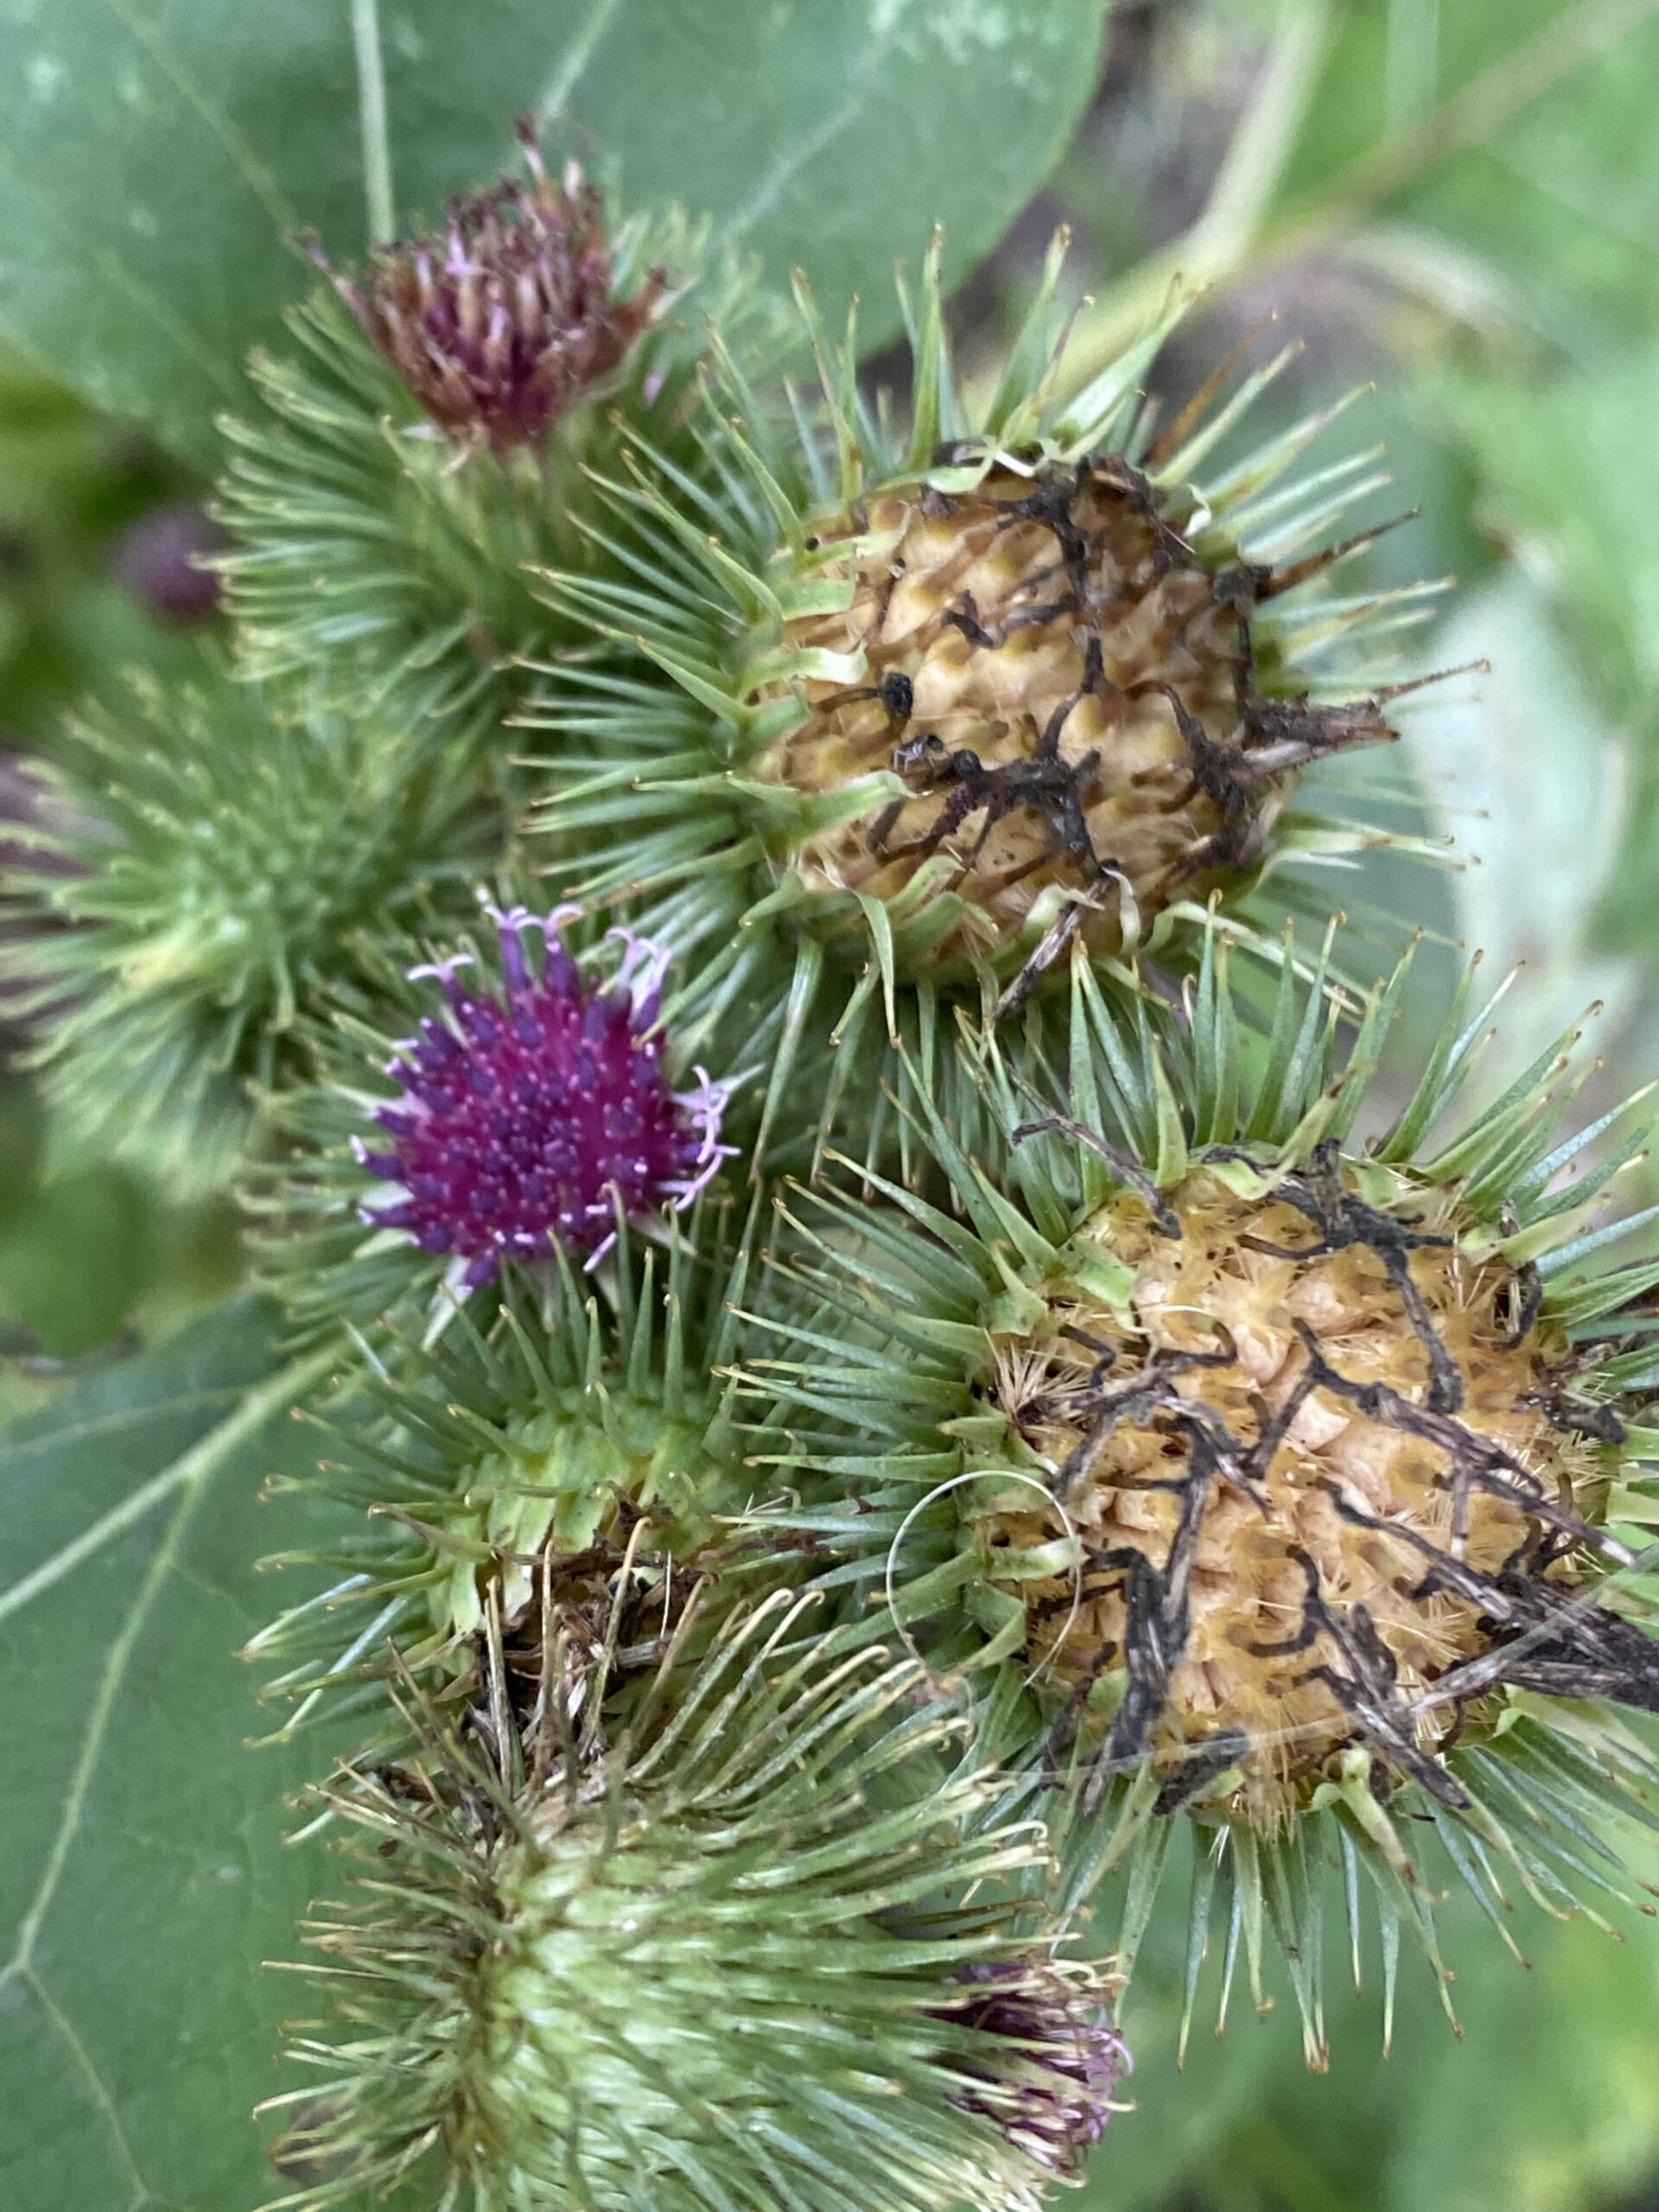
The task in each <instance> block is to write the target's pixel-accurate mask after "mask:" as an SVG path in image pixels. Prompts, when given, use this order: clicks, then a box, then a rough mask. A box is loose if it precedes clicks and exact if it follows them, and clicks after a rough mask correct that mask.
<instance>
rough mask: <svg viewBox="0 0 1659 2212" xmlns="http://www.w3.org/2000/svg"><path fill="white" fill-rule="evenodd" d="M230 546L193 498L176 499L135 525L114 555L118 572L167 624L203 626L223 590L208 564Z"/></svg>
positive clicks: (129, 587)
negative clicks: (210, 559)
mask: <svg viewBox="0 0 1659 2212" xmlns="http://www.w3.org/2000/svg"><path fill="white" fill-rule="evenodd" d="M226 543H227V540H226V536H225V533H224V531H222V530H220V529H219V526H218V524H216V523H214V522H213V520H212V519H211V518H210V517H209V516H208V515H207V513H206V512H205V511H204V510H203V509H202V508H201V507H200V505H198V504H197V503H196V501H195V500H194V499H175V500H173V501H171V502H170V503H169V504H168V505H166V506H163V507H156V509H155V510H154V511H153V512H151V513H149V514H147V515H143V516H141V517H140V518H139V519H138V520H137V522H136V523H134V524H133V525H132V528H131V529H130V531H128V532H127V534H126V536H125V537H124V539H123V540H122V542H121V546H120V550H119V551H118V553H117V555H116V556H115V573H116V575H118V577H119V578H120V579H121V582H123V583H124V584H125V586H126V587H127V589H128V590H129V591H130V592H132V593H135V594H137V597H138V598H140V599H142V600H143V601H144V603H145V605H146V606H147V607H149V610H150V612H151V613H153V614H157V615H159V616H160V617H161V618H162V620H163V621H167V622H176V623H179V624H181V625H188V624H189V623H193V622H205V621H206V620H207V619H208V617H209V616H210V615H212V614H215V613H218V611H219V597H220V590H219V578H218V576H217V575H214V573H213V569H211V568H208V567H207V566H205V565H204V563H206V561H207V558H208V556H211V555H213V554H214V553H219V552H222V551H223V550H224V549H225V546H226Z"/></svg>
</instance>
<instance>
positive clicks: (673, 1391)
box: [250, 1195, 756, 1726]
mask: <svg viewBox="0 0 1659 2212" xmlns="http://www.w3.org/2000/svg"><path fill="white" fill-rule="evenodd" d="M753 1223H754V1209H753V1208H751V1211H750V1217H749V1220H748V1222H747V1225H744V1224H739V1223H738V1222H736V1220H735V1219H734V1211H733V1208H732V1205H731V1204H730V1203H729V1201H727V1200H724V1199H721V1198H719V1197H717V1196H713V1195H711V1196H709V1197H706V1198H702V1199H700V1200H699V1201H698V1204H697V1205H696V1208H695V1209H694V1211H692V1212H691V1213H690V1215H688V1216H687V1217H685V1218H684V1221H683V1225H682V1223H681V1222H680V1221H679V1220H678V1219H676V1221H675V1222H674V1224H673V1225H672V1227H671V1229H670V1230H668V1231H667V1232H666V1236H665V1243H664V1247H662V1248H659V1247H658V1246H657V1245H655V1244H652V1243H646V1242H644V1241H643V1240H642V1239H641V1238H640V1236H639V1235H638V1233H637V1232H636V1231H633V1230H629V1229H628V1228H627V1227H626V1224H625V1225H624V1226H623V1228H622V1230H621V1232H620V1235H619V1236H618V1239H617V1242H616V1243H615V1245H614V1247H613V1249H612V1251H611V1252H610V1254H609V1255H607V1259H606V1260H605V1262H603V1263H602V1265H601V1267H600V1268H598V1269H597V1270H595V1271H594V1273H593V1274H586V1275H584V1274H579V1273H578V1272H577V1271H576V1269H575V1267H574V1266H573V1264H572V1262H571V1261H570V1260H569V1257H568V1255H564V1254H563V1253H558V1252H555V1253H553V1254H550V1256H549V1259H548V1261H547V1262H546V1263H545V1264H544V1265H543V1267H541V1268H537V1269H536V1270H535V1271H534V1273H533V1274H529V1273H526V1272H525V1271H524V1270H523V1269H521V1268H518V1267H516V1266H515V1267H512V1268H509V1270H508V1271H507V1273H506V1274H505V1279H504V1280H503V1281H502V1283H501V1285H500V1288H499V1308H498V1310H497V1312H496V1313H494V1315H493V1317H492V1318H491V1319H490V1320H488V1321H487V1322H486V1323H485V1324H484V1325H481V1326H480V1325H478V1324H476V1323H475V1322H474V1319H472V1318H471V1315H470V1313H469V1312H468V1311H467V1309H466V1308H464V1307H461V1306H460V1305H459V1304H458V1303H457V1302H455V1301H454V1300H453V1299H452V1300H450V1301H449V1302H448V1304H447V1306H444V1307H442V1308H441V1309H440V1312H439V1316H438V1325H439V1326H440V1327H441V1328H442V1334H441V1335H440V1336H439V1337H438V1338H437V1340H436V1341H435V1342H433V1343H429V1344H427V1345H425V1346H424V1347H422V1346H419V1345H417V1344H404V1343H402V1342H399V1341H397V1340H395V1339H393V1340H390V1341H387V1340H384V1339H383V1342H382V1345H381V1351H382V1354H383V1356H384V1358H385V1361H386V1362H387V1363H389V1364H388V1365H386V1366H385V1367H384V1368H383V1370H382V1376H381V1379H379V1380H378V1381H372V1382H368V1383H362V1384H360V1385H359V1386H358V1388H357V1389H356V1391H355V1392H354V1393H353V1395H348V1396H347V1397H346V1399H345V1400H344V1401H343V1402H342V1403H341V1405H340V1408H338V1410H337V1411H336V1412H335V1414H334V1415H333V1416H332V1417H331V1421H330V1427H331V1429H332V1432H333V1433H332V1434H331V1436H330V1439H329V1449H328V1452H327V1457H326V1459H324V1461H323V1463H322V1465H321V1469H320V1471H319V1473H318V1474H317V1476H316V1477H315V1480H314V1481H312V1482H310V1483H308V1484H305V1485H302V1486H303V1487H307V1488H311V1489H315V1490H317V1491H320V1492H321V1494H322V1495H323V1496H324V1497H327V1498H330V1499H333V1500H334V1501H336V1502H337V1503H340V1504H341V1505H344V1506H345V1507H346V1508H347V1509H349V1510H350V1512H351V1514H352V1515H353V1516H354V1517H353V1518H352V1519H351V1520H349V1521H347V1522H343V1523H342V1524H341V1526H342V1528H343V1529H345V1531H346V1534H345V1535H344V1536H343V1538H342V1541H341V1542H340V1547H339V1548H338V1549H336V1550H334V1552H331V1553H330V1554H328V1555H327V1558H325V1559H321V1560H319V1559H317V1558H316V1557H315V1555H311V1554H308V1555H306V1556H305V1557H304V1558H303V1559H300V1560H291V1561H284V1562H283V1564H298V1565H303V1566H308V1567H317V1566H321V1567H324V1568H326V1569H327V1570H328V1571H329V1573H330V1574H331V1576H332V1578H333V1579H332V1580H330V1582H329V1583H328V1585H327V1586H326V1587H325V1588H324V1589H323V1590H321V1592H319V1594H318V1595H317V1596H316V1597H315V1598H314V1599H310V1600H308V1602H307V1603H306V1604H304V1605H301V1606H299V1607H298V1608H296V1610H295V1611H291V1612H289V1613H287V1614H285V1615H283V1618H281V1619H280V1620H278V1621H277V1622H276V1623H275V1624H273V1625H272V1626H271V1627H270V1628H268V1629H266V1630H264V1632H263V1633H262V1634H261V1635H260V1636H258V1637H256V1638H255V1639H254V1641H253V1643H252V1644H251V1646H250V1656H253V1657H256V1658H258V1659H260V1660H262V1661H270V1662H276V1663H277V1667H278V1668H279V1669H280V1671H279V1673H278V1674H277V1677H276V1679H275V1680H274V1681H272V1682H271V1683H270V1688H269V1691H268V1693H267V1694H269V1695H270V1696H271V1697H273V1698H282V1699H284V1700H292V1701H295V1702H296V1707H297V1710H296V1714H295V1716H294V1718H293V1719H292V1720H291V1721H290V1722H289V1724H288V1725H289V1726H297V1725H298V1724H299V1722H300V1721H301V1720H302V1719H305V1718H306V1717H307V1716H308V1714H309V1713H312V1712H313V1711H314V1710H315V1709H316V1707H318V1705H319V1704H323V1703H328V1704H332V1703H334V1702H335V1701H337V1700H340V1698H341V1697H342V1696H345V1697H347V1698H348V1699H350V1700H352V1701H353V1702H355V1703H357V1704H359V1705H362V1706H365V1707H367V1708H368V1709H370V1710H371V1711H384V1693H383V1692H382V1690H381V1689H380V1688H379V1687H378V1686H379V1685H380V1684H381V1683H382V1682H383V1681H384V1680H385V1674H386V1669H387V1665H388V1660H389V1655H391V1654H392V1653H394V1652H395V1654H396V1655H397V1656H396V1664H397V1667H399V1668H400V1669H404V1670H411V1671H413V1672H415V1673H416V1674H418V1675H422V1676H423V1677H424V1676H426V1675H429V1673H432V1672H433V1671H434V1670H435V1672H436V1675H437V1676H438V1677H439V1678H440V1679H442V1680H444V1681H451V1682H453V1681H455V1680H457V1679H464V1678H466V1677H467V1675H469V1674H470V1673H471V1672H472V1671H473V1670H474V1661H475V1656H476V1643H477V1638H478V1637H479V1636H480V1632H481V1630H483V1628H484V1627H485V1624H486V1621H493V1623H494V1626H495V1631H496V1633H497V1635H498V1637H499V1636H502V1635H505V1637H508V1639H509V1640H510V1641H516V1642H523V1641H525V1640H526V1639H527V1640H528V1643H529V1645H530V1647H531V1649H532V1650H535V1651H539V1649H540V1637H541V1633H542V1627H543V1624H546V1625H547V1627H548V1630H549V1632H551V1626H552V1623H553V1621H554V1620H555V1619H556V1618H557V1617H558V1615H559V1614H560V1612H561V1611H563V1610H564V1609H568V1608H572V1607H574V1608H577V1609H579V1610H582V1611H591V1610H592V1608H593V1607H594V1605H595V1603H599V1604H601V1607H602V1609H603V1610H605V1611H609V1610H610V1609H611V1607H612V1606H613V1605H614V1606H616V1607H619V1608H620V1607H622V1606H623V1605H625V1604H626V1607H627V1608H628V1609H629V1610H630V1615H631V1618H637V1620H638V1621H641V1622H645V1623H649V1621H650V1620H651V1618H652V1613H653V1608H654V1610H655V1613H656V1616H657V1618H658V1624H660V1619H661V1616H662V1611H663V1607H664V1604H665V1603H667V1602H670V1601H671V1600H672V1601H676V1602H677V1596H683V1592H684V1591H685V1590H686V1589H687V1588H688V1587H689V1584H688V1582H687V1581H686V1580H685V1576H684V1574H683V1573H682V1575H681V1579H680V1582H679V1585H678V1589H676V1585H675V1565H674V1563H675V1562H679V1563H680V1564H681V1566H682V1567H685V1566H686V1564H687V1563H688V1562H689V1563H690V1573H696V1572H697V1571H698V1562H699V1561H700V1560H702V1559H703V1558H704V1557H705V1556H708V1557H713V1556H714V1555H715V1554H717V1553H718V1551H719V1549H720V1547H721V1541H723V1540H724V1539H726V1538H728V1536H729V1534H730V1528H729V1524H730V1523H731V1522H733V1521H734V1519H735V1517H736V1516H738V1515H740V1514H741V1512H742V1511H743V1510H745V1509H746V1508H747V1507H748V1506H749V1505H750V1504H751V1503H753V1500H754V1498H755V1496H756V1491H755V1480H756V1478H755V1476H754V1474H753V1471H752V1470H751V1469H750V1467H749V1466H748V1464H747V1454H748V1451H749V1449H750V1447H749V1446H747V1443H746V1441H745V1439H744V1438H743V1436H742V1435H741V1433H738V1431H737V1430H736V1428H735V1427H734V1422H733V1419H732V1406H731V1398H732V1391H733V1388H734V1386H733V1384H732V1383H731V1382H730V1381H729V1380H728V1377H727V1374H726V1370H727V1369H728V1366H729V1364H730V1363H731V1361H732V1360H733V1359H734V1357H735V1356H736V1354H737V1352H738V1351H739V1350H740V1349H741V1341H742V1337H741V1326H740V1324H739V1321H738V1319H737V1310H738V1308H739V1306H740V1305H741V1301H742V1298H743V1295H744V1293H745V1290H746V1288H747V1285H748V1282H749V1279H750V1274H751V1268H752V1262H753ZM642 1632H645V1633H648V1632H649V1630H643V1631H642ZM365 1685H366V1686H368V1687H367V1688H365Z"/></svg>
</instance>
